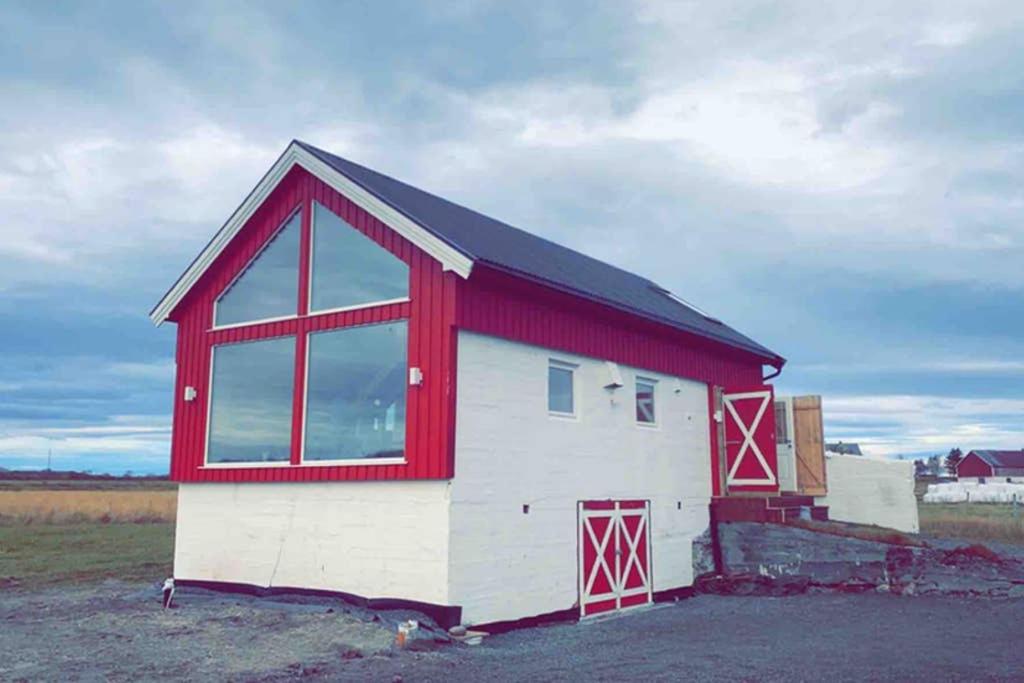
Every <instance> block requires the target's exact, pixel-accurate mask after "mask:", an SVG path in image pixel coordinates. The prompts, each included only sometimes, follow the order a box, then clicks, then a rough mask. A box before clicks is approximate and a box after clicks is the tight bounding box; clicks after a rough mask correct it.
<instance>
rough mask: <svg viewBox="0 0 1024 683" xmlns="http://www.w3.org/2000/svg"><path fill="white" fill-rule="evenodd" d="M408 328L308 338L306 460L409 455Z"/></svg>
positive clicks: (347, 331)
mask: <svg viewBox="0 0 1024 683" xmlns="http://www.w3.org/2000/svg"><path fill="white" fill-rule="evenodd" d="M405 339H406V324H405V323H404V322H400V323H388V324H383V325H367V326H365V327H350V328H347V329H341V330H331V331H330V332H316V333H313V334H311V335H309V369H308V373H309V374H308V379H307V384H306V435H305V450H304V454H303V458H304V459H305V460H351V459H358V458H401V457H403V456H404V455H405V391H406V377H405V375H406V341H405Z"/></svg>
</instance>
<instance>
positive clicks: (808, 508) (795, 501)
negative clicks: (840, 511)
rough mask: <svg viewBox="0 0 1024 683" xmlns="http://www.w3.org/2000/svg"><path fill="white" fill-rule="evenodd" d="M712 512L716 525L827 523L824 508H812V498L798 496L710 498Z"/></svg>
mask: <svg viewBox="0 0 1024 683" xmlns="http://www.w3.org/2000/svg"><path fill="white" fill-rule="evenodd" d="M711 512H712V513H713V514H714V516H715V520H716V521H718V522H773V523H775V524H785V523H787V522H792V521H793V520H797V519H813V520H818V521H822V522H825V521H828V506H827V505H815V504H814V496H801V495H799V494H794V493H781V494H778V495H769V496H750V495H746V496H722V497H717V498H712V499H711Z"/></svg>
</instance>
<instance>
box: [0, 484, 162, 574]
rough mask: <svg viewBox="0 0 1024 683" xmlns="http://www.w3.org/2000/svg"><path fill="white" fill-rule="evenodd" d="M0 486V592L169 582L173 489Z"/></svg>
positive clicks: (112, 486)
mask: <svg viewBox="0 0 1024 683" xmlns="http://www.w3.org/2000/svg"><path fill="white" fill-rule="evenodd" d="M2 484H3V485H0V590H2V589H3V588H5V587H13V586H17V587H27V588H33V587H38V586H46V585H52V584H59V583H78V582H89V581H95V580H99V579H105V578H117V579H122V580H127V581H132V580H140V579H141V580H151V581H157V580H160V579H164V578H166V577H168V576H170V575H171V560H172V556H173V553H174V518H175V511H176V505H177V490H176V488H177V487H176V485H175V484H169V483H167V482H152V481H151V482H117V481H114V482H109V481H107V482H89V481H55V482H34V481H33V482H22V481H19V482H3V483H2Z"/></svg>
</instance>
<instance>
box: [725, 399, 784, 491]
mask: <svg viewBox="0 0 1024 683" xmlns="http://www.w3.org/2000/svg"><path fill="white" fill-rule="evenodd" d="M774 406H775V391H774V388H773V387H772V386H771V385H758V386H753V387H738V388H729V389H726V390H725V391H724V392H723V393H722V412H723V420H724V421H725V448H724V455H725V457H724V460H725V462H724V463H723V464H724V469H725V485H726V491H727V492H736V491H757V492H774V491H778V490H779V477H778V471H779V465H778V455H777V452H776V447H775V446H776V444H775V409H774Z"/></svg>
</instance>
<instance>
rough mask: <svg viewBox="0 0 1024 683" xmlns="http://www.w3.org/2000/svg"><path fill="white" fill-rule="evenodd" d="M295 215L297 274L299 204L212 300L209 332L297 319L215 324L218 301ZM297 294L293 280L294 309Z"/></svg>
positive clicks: (296, 283) (288, 315) (292, 316)
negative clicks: (296, 226)
mask: <svg viewBox="0 0 1024 683" xmlns="http://www.w3.org/2000/svg"><path fill="white" fill-rule="evenodd" d="M296 215H298V217H299V250H298V251H297V252H296V254H295V258H296V259H298V263H297V264H296V274H298V272H299V271H298V269H299V268H301V267H302V205H301V204H300V205H299V206H297V207H295V209H294V210H293V211H292V212H291V213H289V214H288V217H287V218H285V219H284V220H283V221H281V224H280V225H279V226H277V229H276V230H274V232H272V233H271V234H270V236H269V237H267V239H266V240H264V241H263V244H262V245H261V246H260V248H259V249H257V250H256V253H255V254H253V255H252V257H251V258H250V259H249V260H248V261H246V262H245V265H244V266H242V267H241V268H240V269H239V271H238V272H237V273H235V276H234V277H233V278H231V280H230V281H229V282H228V283H227V284H226V285H224V287H223V288H222V289H221V290H220V292H218V293H217V296H216V297H215V298H214V299H213V318H212V319H211V321H210V322H211V323H212V325H211V327H210V330H209V331H211V332H213V331H216V330H230V329H232V328H234V327H248V326H249V325H261V324H263V323H272V322H280V321H282V320H291V319H292V318H297V317H298V314H297V313H289V314H287V315H277V316H273V317H270V318H260V319H258V320H243V321H242V322H237V323H226V324H224V325H218V324H217V306H218V305H219V304H220V300H221V299H222V298H224V295H225V294H227V293H228V291H229V290H230V289H231V288H232V287H234V286H235V284H236V283H237V282H238V281H239V280H240V279H241V278H242V276H243V275H245V273H246V271H248V270H249V267H250V266H252V264H253V263H255V262H256V259H258V258H259V257H260V256H262V255H263V252H265V251H266V250H267V247H269V246H270V243H271V242H273V241H274V240H275V239H277V236H278V235H280V234H281V232H282V231H283V230H284V229H285V228H286V227H287V226H288V224H289V223H291V222H292V219H293V218H295V216H296ZM298 294H299V280H298V279H296V280H295V295H296V296H295V307H296V308H297V307H298V304H299V299H298ZM293 310H294V309H293Z"/></svg>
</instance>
